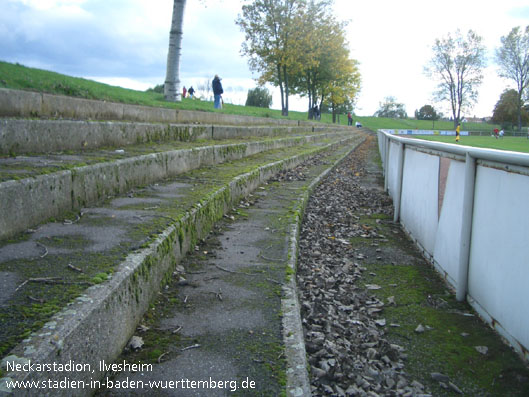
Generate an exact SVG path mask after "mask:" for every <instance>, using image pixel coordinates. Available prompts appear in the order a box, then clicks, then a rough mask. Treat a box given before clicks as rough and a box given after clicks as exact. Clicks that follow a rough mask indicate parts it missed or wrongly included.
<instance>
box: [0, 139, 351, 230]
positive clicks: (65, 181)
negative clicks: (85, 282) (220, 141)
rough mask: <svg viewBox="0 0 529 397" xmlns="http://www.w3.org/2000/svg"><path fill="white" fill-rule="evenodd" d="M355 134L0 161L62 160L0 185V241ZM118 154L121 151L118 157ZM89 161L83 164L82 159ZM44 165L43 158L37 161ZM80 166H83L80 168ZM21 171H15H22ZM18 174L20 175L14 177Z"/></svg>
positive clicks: (32, 163)
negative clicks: (141, 190)
mask: <svg viewBox="0 0 529 397" xmlns="http://www.w3.org/2000/svg"><path fill="white" fill-rule="evenodd" d="M347 136H349V137H351V136H353V135H352V133H351V132H345V133H328V134H316V135H307V136H297V137H288V138H280V139H267V140H259V141H251V140H250V141H249V142H239V143H234V144H224V145H202V146H197V145H195V146H194V147H192V148H189V149H181V150H168V151H161V152H156V153H152V152H150V153H149V154H144V155H139V156H134V155H133V156H130V155H127V156H125V157H124V158H122V159H119V158H118V159H116V158H112V159H111V160H110V161H108V160H107V161H105V159H108V158H109V157H110V156H104V155H103V156H101V157H97V156H96V157H94V156H93V155H92V156H90V155H84V154H82V153H78V154H77V156H71V155H67V156H66V157H65V156H63V155H55V160H52V161H49V162H46V161H45V163H47V166H48V167H47V168H42V167H38V165H37V164H38V163H39V159H37V160H35V158H34V157H23V158H19V159H18V161H17V162H12V161H9V159H0V163H1V162H3V163H5V164H6V167H5V168H6V169H9V168H10V167H19V166H20V164H22V167H24V165H25V167H26V168H30V169H32V170H35V169H36V170H37V172H40V173H43V172H46V170H49V167H52V168H53V166H54V165H55V164H56V163H57V162H60V163H61V164H60V165H59V167H61V168H62V169H64V168H63V167H65V168H66V170H64V171H59V172H53V173H50V174H45V175H37V176H35V177H33V178H25V179H20V180H8V181H6V182H0V202H2V203H3V205H2V206H1V207H0V238H7V237H10V236H12V235H14V234H15V233H18V232H21V231H23V230H26V229H28V228H31V227H33V226H34V225H36V224H38V223H41V222H43V221H45V220H47V219H49V218H52V217H57V216H59V215H60V214H61V213H64V212H65V211H71V210H77V209H79V208H81V207H83V206H88V205H93V204H95V203H97V202H100V201H101V200H103V199H104V198H106V197H107V196H110V195H115V194H121V193H124V192H127V191H128V190H130V189H131V188H133V187H135V186H141V185H145V184H148V183H152V182H155V181H158V180H162V179H164V178H168V177H172V176H174V175H177V174H180V173H182V172H186V171H189V170H191V169H195V168H199V167H201V166H208V165H213V164H218V163H221V162H224V161H230V160H235V159H240V158H242V157H244V156H249V155H252V154H255V153H259V152H263V151H268V150H273V149H278V148H282V147H292V146H297V145H304V144H307V143H316V142H320V144H324V143H325V142H326V141H328V140H332V139H340V138H341V137H347ZM119 154H121V153H119ZM83 159H86V161H91V164H90V165H86V163H85V162H84V161H83ZM40 161H42V158H41V159H40ZM83 163H84V165H83ZM20 170H21V169H19V171H20ZM17 176H19V177H20V176H22V174H18V175H17Z"/></svg>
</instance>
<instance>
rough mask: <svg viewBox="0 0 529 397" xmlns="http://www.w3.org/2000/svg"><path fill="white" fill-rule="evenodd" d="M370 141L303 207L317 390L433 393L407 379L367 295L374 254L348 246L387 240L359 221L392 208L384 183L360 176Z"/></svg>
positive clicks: (303, 257)
mask: <svg viewBox="0 0 529 397" xmlns="http://www.w3.org/2000/svg"><path fill="white" fill-rule="evenodd" d="M373 139H374V138H373V137H369V138H368V140H367V141H366V143H364V144H363V145H361V146H360V147H359V148H357V149H356V150H355V151H354V152H353V153H352V154H351V155H349V156H348V157H347V158H346V159H345V160H344V161H343V162H342V163H341V164H340V165H339V166H338V167H337V168H336V169H335V170H334V171H333V172H331V173H330V174H329V175H328V176H327V177H326V178H325V180H324V181H322V183H321V184H320V185H319V186H318V187H317V188H316V189H315V191H314V192H313V194H312V195H311V198H310V200H309V203H308V205H307V208H306V211H305V218H304V222H303V225H302V229H301V236H300V241H299V245H300V250H299V252H300V257H299V262H298V273H297V281H298V287H299V291H300V302H301V312H302V313H301V314H302V324H303V327H304V333H305V342H306V350H307V354H308V357H309V362H310V364H311V386H312V392H313V395H329V396H331V395H338V396H342V395H345V396H397V395H400V396H402V395H410V396H418V395H429V394H428V390H425V387H424V386H423V385H422V384H420V383H419V382H416V381H414V380H413V379H408V375H407V374H406V372H405V370H404V368H405V364H404V359H405V358H406V355H405V352H404V349H403V348H402V347H400V346H398V345H394V344H390V343H389V342H388V341H387V339H386V338H385V332H384V329H385V328H386V320H385V319H384V317H383V310H384V305H385V304H384V302H381V301H380V300H379V299H377V298H376V297H375V296H373V295H371V294H370V290H376V289H378V288H380V286H378V285H372V284H371V285H370V284H365V282H363V281H362V277H363V273H364V272H365V271H366V268H365V267H363V266H362V261H364V260H365V259H368V257H369V253H367V252H361V251H360V250H359V249H356V248H355V247H354V245H353V244H352V243H351V241H352V239H354V238H362V239H371V240H374V239H383V238H384V236H382V235H380V234H379V233H378V232H377V228H376V227H373V226H370V225H367V224H363V223H362V222H361V219H362V218H363V217H365V216H370V215H372V214H386V215H391V214H392V213H393V208H392V205H391V200H390V198H389V197H388V196H387V194H385V193H384V192H383V190H382V189H381V188H380V186H379V185H378V184H376V183H367V184H366V183H365V182H364V180H365V179H361V178H362V177H364V176H365V175H366V169H365V166H366V161H365V157H366V153H367V150H370V147H372V146H371V145H373ZM297 174H298V175H300V173H299V172H297ZM294 175H296V173H294ZM282 177H283V178H286V179H288V177H289V176H282ZM373 243H374V244H375V241H373ZM375 246H376V245H375ZM377 252H380V251H377ZM373 259H376V256H374V257H373ZM388 303H389V304H393V305H394V304H395V302H394V300H389V302H388ZM393 326H394V325H393Z"/></svg>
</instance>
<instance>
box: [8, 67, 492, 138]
mask: <svg viewBox="0 0 529 397" xmlns="http://www.w3.org/2000/svg"><path fill="white" fill-rule="evenodd" d="M0 87H3V88H12V89H18V90H29V91H39V92H47V93H51V94H59V95H70V96H76V97H81V98H87V99H99V100H105V101H111V102H123V103H132V104H139V105H145V106H158V107H167V108H178V109H187V110H202V111H211V112H213V111H216V112H222V113H229V114H239V115H246V116H257V117H271V118H282V116H281V111H280V110H274V109H264V108H257V107H251V106H239V105H231V104H225V106H224V108H223V109H222V110H215V109H213V103H212V102H208V101H201V100H196V99H195V100H192V99H188V98H186V99H184V100H183V101H182V102H179V103H170V102H167V101H165V100H164V98H163V94H160V93H156V92H154V91H135V90H130V89H126V88H122V87H116V86H111V85H108V84H103V83H98V82H95V81H92V80H87V79H83V78H78V77H71V76H66V75H63V74H59V73H55V72H50V71H46V70H41V69H35V68H29V67H25V66H22V65H19V64H12V63H7V62H2V61H0ZM288 118H289V119H293V120H307V113H306V112H295V111H290V112H289V116H288ZM339 118H340V120H339V122H340V124H342V125H346V124H347V117H346V115H344V114H342V115H340V117H339ZM354 119H355V121H360V122H361V123H362V124H363V125H364V126H365V127H368V128H371V129H373V130H376V129H378V128H395V129H431V128H432V122H431V121H423V120H415V119H406V120H400V119H387V118H378V117H362V116H355V118H354ZM321 121H322V122H323V123H332V115H331V114H322V120H321ZM464 127H465V129H471V130H487V131H489V130H490V131H492V129H493V128H494V126H492V125H488V124H471V123H469V124H465V126H464ZM435 128H436V129H453V123H452V122H443V121H436V122H435Z"/></svg>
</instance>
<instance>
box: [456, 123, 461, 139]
mask: <svg viewBox="0 0 529 397" xmlns="http://www.w3.org/2000/svg"><path fill="white" fill-rule="evenodd" d="M460 132H461V123H457V127H456V142H459V133H460Z"/></svg>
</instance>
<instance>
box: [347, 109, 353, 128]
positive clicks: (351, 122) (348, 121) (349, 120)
mask: <svg viewBox="0 0 529 397" xmlns="http://www.w3.org/2000/svg"><path fill="white" fill-rule="evenodd" d="M347 125H350V126H352V125H353V116H352V115H351V112H347Z"/></svg>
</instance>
